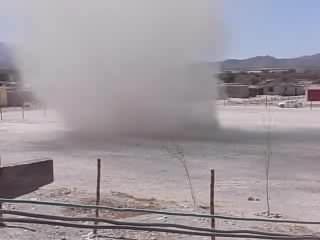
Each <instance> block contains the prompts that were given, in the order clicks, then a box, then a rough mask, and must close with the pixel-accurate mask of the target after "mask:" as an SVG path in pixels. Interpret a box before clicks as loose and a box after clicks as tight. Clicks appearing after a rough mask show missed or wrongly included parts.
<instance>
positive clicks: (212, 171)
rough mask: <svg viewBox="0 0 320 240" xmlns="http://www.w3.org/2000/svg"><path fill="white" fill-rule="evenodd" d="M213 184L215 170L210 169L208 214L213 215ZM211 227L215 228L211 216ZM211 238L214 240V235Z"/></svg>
mask: <svg viewBox="0 0 320 240" xmlns="http://www.w3.org/2000/svg"><path fill="white" fill-rule="evenodd" d="M214 185H215V172H214V169H211V183H210V214H211V215H214V214H215V212H214ZM211 228H212V229H213V230H214V229H215V228H216V221H215V218H211ZM211 239H212V240H215V239H216V237H215V236H212V237H211Z"/></svg>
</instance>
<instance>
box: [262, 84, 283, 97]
mask: <svg viewBox="0 0 320 240" xmlns="http://www.w3.org/2000/svg"><path fill="white" fill-rule="evenodd" d="M283 90H284V88H283V87H282V86H280V85H267V86H264V87H263V94H264V95H281V94H282V93H283Z"/></svg>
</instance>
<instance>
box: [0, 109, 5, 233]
mask: <svg viewBox="0 0 320 240" xmlns="http://www.w3.org/2000/svg"><path fill="white" fill-rule="evenodd" d="M1 120H2V110H1ZM1 166H2V159H1V156H0V168H1ZM0 174H1V173H0ZM0 210H2V202H0ZM2 218H3V214H2V213H0V219H2ZM4 226H5V224H4V222H0V227H4Z"/></svg>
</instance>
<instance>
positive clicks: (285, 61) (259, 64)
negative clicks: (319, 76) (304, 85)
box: [221, 53, 320, 70]
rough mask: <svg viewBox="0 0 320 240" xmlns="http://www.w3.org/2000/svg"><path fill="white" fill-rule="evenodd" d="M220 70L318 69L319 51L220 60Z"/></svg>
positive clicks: (319, 65) (319, 67) (319, 66)
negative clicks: (276, 56)
mask: <svg viewBox="0 0 320 240" xmlns="http://www.w3.org/2000/svg"><path fill="white" fill-rule="evenodd" d="M221 67H222V70H250V69H259V68H260V69H261V68H295V69H304V70H308V69H310V70H313V69H317V70H320V53H319V54H314V55H311V56H303V57H297V58H275V57H272V56H257V57H253V58H248V59H243V60H239V59H228V60H225V61H223V62H221Z"/></svg>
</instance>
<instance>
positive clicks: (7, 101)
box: [0, 67, 33, 107]
mask: <svg viewBox="0 0 320 240" xmlns="http://www.w3.org/2000/svg"><path fill="white" fill-rule="evenodd" d="M32 101H33V97H32V94H31V92H30V91H28V90H26V89H24V88H23V87H22V86H21V84H20V81H19V73H18V72H17V71H16V70H14V69H12V68H4V67H2V68H0V107H21V106H23V105H24V104H25V103H26V102H32Z"/></svg>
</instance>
